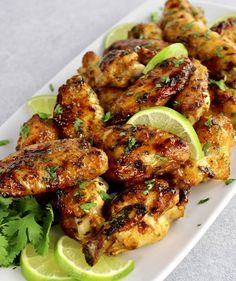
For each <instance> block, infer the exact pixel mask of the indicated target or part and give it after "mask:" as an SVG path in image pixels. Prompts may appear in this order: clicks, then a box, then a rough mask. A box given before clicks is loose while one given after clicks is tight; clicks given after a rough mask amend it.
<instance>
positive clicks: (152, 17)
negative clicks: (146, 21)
mask: <svg viewBox="0 0 236 281" xmlns="http://www.w3.org/2000/svg"><path fill="white" fill-rule="evenodd" d="M150 20H151V21H152V22H154V23H157V22H158V21H159V15H158V13H157V12H152V13H151V15H150Z"/></svg>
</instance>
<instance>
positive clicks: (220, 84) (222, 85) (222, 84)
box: [209, 79, 236, 94]
mask: <svg viewBox="0 0 236 281" xmlns="http://www.w3.org/2000/svg"><path fill="white" fill-rule="evenodd" d="M209 84H210V85H212V84H214V85H216V86H217V87H218V88H219V89H220V90H222V91H226V90H230V91H232V92H233V94H236V90H235V89H233V88H229V87H228V86H226V85H225V81H224V80H223V79H221V80H218V81H216V80H213V79H209Z"/></svg>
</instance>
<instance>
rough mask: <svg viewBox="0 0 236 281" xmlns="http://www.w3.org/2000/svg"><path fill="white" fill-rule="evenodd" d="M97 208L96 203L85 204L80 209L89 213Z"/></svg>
mask: <svg viewBox="0 0 236 281" xmlns="http://www.w3.org/2000/svg"><path fill="white" fill-rule="evenodd" d="M96 206H97V204H96V203H94V202H91V203H83V204H81V205H80V208H81V209H82V210H83V211H85V212H88V211H89V210H90V209H92V208H95V207H96Z"/></svg>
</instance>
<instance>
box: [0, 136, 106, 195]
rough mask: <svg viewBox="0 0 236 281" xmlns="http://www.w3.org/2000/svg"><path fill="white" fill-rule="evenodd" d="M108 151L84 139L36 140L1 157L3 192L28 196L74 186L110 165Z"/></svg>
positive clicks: (0, 187) (0, 178)
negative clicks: (34, 142)
mask: <svg viewBox="0 0 236 281" xmlns="http://www.w3.org/2000/svg"><path fill="white" fill-rule="evenodd" d="M107 165H108V160H107V156H106V154H105V153H104V152H103V151H102V150H100V149H97V148H92V147H91V146H90V144H89V143H87V142H85V141H84V140H83V139H82V140H79V139H65V140H56V141H51V142H45V143H42V144H34V145H31V146H27V147H26V148H24V149H22V150H20V151H18V152H16V153H13V154H10V155H9V156H8V157H6V158H5V159H3V160H2V161H0V193H1V194H2V195H3V196H14V197H15V196H26V195H29V194H40V193H45V192H50V191H56V190H58V189H63V188H67V187H70V186H74V185H75V184H76V182H77V181H78V180H81V179H84V178H85V179H94V178H96V177H98V176H99V175H101V174H103V173H105V172H106V170H107V168H108V166H107Z"/></svg>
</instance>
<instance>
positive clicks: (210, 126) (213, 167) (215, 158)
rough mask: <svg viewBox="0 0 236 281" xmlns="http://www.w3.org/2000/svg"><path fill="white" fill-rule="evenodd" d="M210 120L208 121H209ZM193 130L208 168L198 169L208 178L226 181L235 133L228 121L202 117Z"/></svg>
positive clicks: (222, 117) (206, 116)
mask: <svg viewBox="0 0 236 281" xmlns="http://www.w3.org/2000/svg"><path fill="white" fill-rule="evenodd" d="M209 120H210V121H209ZM195 130H196V132H197V134H198V137H199V140H200V142H201V144H202V147H203V151H204V154H205V157H204V160H205V161H206V162H207V164H208V167H207V168H206V167H202V168H200V169H201V170H202V171H203V172H206V174H207V173H208V174H209V175H208V178H214V179H217V180H227V179H228V177H229V175H230V156H231V153H232V149H233V146H234V144H235V141H236V139H235V131H234V128H233V125H232V123H231V121H230V119H229V118H228V117H226V116H222V115H215V116H214V115H213V116H210V115H209V114H208V115H205V116H203V117H202V118H201V119H200V121H199V122H198V123H196V126H195Z"/></svg>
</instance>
